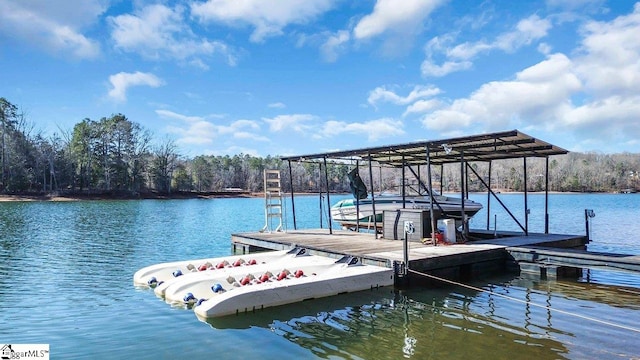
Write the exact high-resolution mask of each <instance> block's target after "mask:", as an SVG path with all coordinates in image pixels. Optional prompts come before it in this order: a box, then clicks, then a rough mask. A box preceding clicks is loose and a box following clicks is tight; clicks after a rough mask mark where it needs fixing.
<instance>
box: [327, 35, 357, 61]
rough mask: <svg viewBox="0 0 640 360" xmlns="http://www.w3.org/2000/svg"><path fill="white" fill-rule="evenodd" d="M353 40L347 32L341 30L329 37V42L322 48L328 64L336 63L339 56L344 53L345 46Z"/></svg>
mask: <svg viewBox="0 0 640 360" xmlns="http://www.w3.org/2000/svg"><path fill="white" fill-rule="evenodd" d="M350 38H351V36H350V34H349V32H348V31H346V30H340V31H338V32H337V33H335V34H332V35H330V36H329V38H328V39H327V41H326V42H325V43H324V44H322V46H320V53H321V54H322V57H323V58H324V59H325V60H326V61H328V62H334V61H336V60H337V59H338V54H339V53H341V52H343V51H344V48H345V44H347V43H348V41H349V39H350Z"/></svg>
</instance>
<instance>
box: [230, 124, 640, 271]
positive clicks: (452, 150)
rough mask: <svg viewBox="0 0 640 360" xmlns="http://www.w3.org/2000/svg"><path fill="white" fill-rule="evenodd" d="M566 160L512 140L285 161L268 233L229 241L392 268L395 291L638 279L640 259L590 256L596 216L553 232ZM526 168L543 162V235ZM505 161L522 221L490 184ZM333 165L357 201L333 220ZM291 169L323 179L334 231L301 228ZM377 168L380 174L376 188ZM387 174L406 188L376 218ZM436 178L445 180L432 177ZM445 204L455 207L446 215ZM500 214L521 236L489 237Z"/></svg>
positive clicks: (497, 137) (468, 140)
mask: <svg viewBox="0 0 640 360" xmlns="http://www.w3.org/2000/svg"><path fill="white" fill-rule="evenodd" d="M567 153H568V151H567V150H565V149H563V148H560V147H558V146H555V145H553V144H549V143H547V142H545V141H542V140H540V139H536V138H534V137H531V136H529V135H527V134H524V133H522V132H520V131H518V130H513V131H503V132H497V133H488V134H479V135H472V136H464V137H457V138H449V139H440V140H431V141H419V142H413V143H405V144H396V145H387V146H379V147H370V148H362V149H353V150H344V151H333V152H327V153H317V154H307V155H296V156H287V157H283V158H281V159H282V160H283V161H285V162H287V163H288V164H289V173H288V177H287V176H285V177H283V178H282V179H281V178H280V173H279V171H274V172H273V173H271V172H269V171H265V183H264V190H265V226H264V228H263V229H262V231H260V232H253V233H238V234H232V238H231V241H232V246H233V250H234V252H236V253H248V252H253V251H258V250H285V249H290V248H292V247H296V246H297V247H303V248H305V249H307V250H308V251H310V252H311V253H312V254H316V255H323V256H328V257H333V258H340V257H342V256H345V255H346V256H352V257H357V258H358V259H360V261H361V262H362V263H364V264H370V265H377V266H382V267H387V268H393V269H394V273H395V279H396V283H403V282H404V280H409V279H413V277H417V276H418V275H419V274H422V275H423V276H424V275H426V276H430V275H433V276H440V277H446V278H462V279H463V278H468V277H475V276H476V275H484V274H491V273H496V272H505V271H508V270H515V271H520V272H526V273H534V274H539V275H540V276H541V277H544V278H547V277H558V276H565V275H568V276H575V275H578V273H579V272H580V271H581V268H582V267H603V268H608V269H616V270H630V271H638V270H639V269H640V258H639V257H633V256H624V255H619V254H605V253H598V254H595V253H589V252H587V251H586V247H587V244H588V243H589V219H590V218H591V217H593V216H595V214H594V213H593V211H592V210H589V209H585V235H571V234H552V233H550V232H549V218H550V214H549V211H548V210H549V199H548V198H549V196H548V195H549V170H550V164H549V158H550V157H551V156H556V155H564V154H567ZM528 158H539V159H544V168H545V170H544V174H538V175H537V177H539V179H538V181H542V182H541V183H539V184H538V185H539V186H540V185H542V186H543V187H542V188H543V189H544V233H533V232H531V231H529V214H530V208H529V205H528V189H529V187H530V186H529V185H528V180H529V176H528V175H527V168H528V166H527V159H528ZM508 159H512V160H513V159H521V160H522V172H521V174H522V179H521V180H522V189H523V207H522V208H521V209H520V210H522V214H521V215H520V216H516V214H514V212H512V211H511V209H508V208H507V207H506V206H505V205H504V203H503V202H502V201H501V199H500V197H499V196H498V195H497V193H496V192H494V191H493V189H494V187H495V186H494V184H493V183H492V171H491V169H492V168H491V164H492V162H493V161H501V160H508ZM328 161H333V162H334V164H345V168H351V170H350V171H349V172H348V173H346V174H344V175H345V176H347V175H349V176H347V177H348V178H349V185H350V188H351V190H352V193H353V195H354V199H357V200H356V201H355V202H354V204H353V205H352V204H347V206H345V205H344V204H343V205H341V206H340V207H339V208H338V211H337V212H336V213H333V210H334V208H333V207H332V206H333V205H332V203H331V200H330V197H331V189H330V187H329V184H330V182H331V180H332V179H334V180H335V177H336V175H335V174H333V175H332V177H330V176H329V172H328ZM292 163H305V164H306V165H307V166H308V168H310V169H312V168H314V167H317V169H318V174H319V176H320V179H318V181H317V184H318V189H319V192H320V195H321V199H324V198H325V197H324V196H322V195H323V194H325V193H326V205H325V204H323V203H322V200H321V201H320V210H321V214H322V210H323V207H325V206H326V208H325V210H326V211H327V212H328V211H329V210H331V213H329V214H330V217H329V219H330V220H329V221H327V225H328V229H298V228H297V225H296V224H297V223H296V209H295V201H294V200H295V196H294V194H295V190H296V189H295V188H294V181H293V172H292V166H291V164H292ZM361 163H364V164H367V165H368V171H366V172H367V173H368V174H367V175H368V176H363V177H360V175H359V169H360V167H361V166H362V167H363V169H366V168H367V166H366V165H361ZM374 163H375V164H377V166H378V168H379V169H380V172H379V176H380V179H379V180H378V181H376V180H375V179H374V169H373V165H372V164H374ZM478 163H484V164H486V167H485V169H486V173H482V172H479V167H477V166H476V165H477V164H478ZM445 166H447V168H448V169H449V171H448V172H447V173H449V174H454V173H455V172H457V171H458V170H459V174H458V175H456V176H455V177H457V182H458V184H455V182H447V186H448V190H449V191H451V190H452V189H456V190H457V191H458V190H459V191H460V197H459V201H457V202H456V201H449V200H450V199H449V198H446V199H442V197H440V198H439V197H438V194H443V193H444V190H445V188H444V187H443V186H444V183H445V181H444V175H445V171H444V168H445ZM383 167H385V168H389V169H393V171H395V170H397V171H398V172H399V173H400V174H399V175H400V176H399V178H400V179H401V180H400V183H399V184H397V185H398V186H399V190H400V193H399V195H398V199H399V200H397V201H396V200H394V201H393V202H391V203H389V202H387V204H386V205H389V204H391V205H393V208H392V209H387V208H385V209H383V210H381V206H382V205H381V204H383V202H381V201H379V202H378V208H376V196H375V193H376V192H375V191H374V188H376V187H378V188H379V190H380V191H379V192H378V194H382V192H383V191H384V190H387V189H385V188H384V186H383V181H382V178H381V177H382V175H381V171H382V170H381V169H382V168H383ZM438 168H439V170H440V171H439V175H438V174H434V172H435V171H436V170H437V169H438ZM409 174H412V175H413V177H414V179H413V180H412V181H413V182H415V184H416V188H413V187H412V182H411V181H409V182H408V181H407V180H406V179H407V177H408V175H409ZM271 175H273V176H271ZM322 177H324V178H322ZM434 179H435V180H436V181H437V184H439V186H440V190H439V191H437V190H436V189H434ZM286 180H288V186H287V187H288V190H289V191H290V192H291V197H290V199H291V209H292V214H293V230H289V231H283V214H284V211H283V203H284V197H283V184H285V186H286V184H287V181H286ZM472 181H473V183H474V184H476V185H474V186H475V187H477V188H480V189H482V190H481V191H486V193H487V201H486V205H485V206H486V207H485V208H484V209H486V216H487V218H486V220H487V225H486V229H487V230H478V229H470V222H469V219H470V217H472V216H474V215H475V214H476V212H477V211H478V210H477V209H475V210H474V211H469V210H473V206H471V205H475V203H474V202H473V201H468V200H469V191H470V183H471V182H472ZM365 182H368V184H365ZM367 186H368V188H369V190H367ZM475 191H478V190H477V189H476V190H475ZM414 193H415V194H417V196H418V197H422V199H423V200H424V201H425V202H427V203H428V204H429V207H428V208H426V207H416V206H415V204H412V202H411V200H409V199H410V196H411V195H413V194H414ZM379 197H380V196H379ZM369 198H370V201H368V202H367V203H366V206H368V207H367V211H369V212H368V213H365V212H364V210H363V209H362V208H361V207H360V206H361V204H360V201H361V200H362V201H363V204H364V203H365V202H364V200H365V199H369ZM400 199H401V200H400ZM439 199H440V200H439ZM441 202H442V203H441ZM444 204H448V205H451V206H449V207H446V206H443V205H444ZM454 205H455V206H454ZM349 206H350V208H349ZM363 206H364V205H363ZM492 206H493V207H492ZM496 206H498V207H502V209H503V210H504V211H505V212H506V213H507V214H508V218H507V222H510V223H512V224H513V225H515V226H510V229H513V228H516V230H517V231H500V230H498V229H496V220H495V219H494V221H493V228H494V230H493V231H490V230H489V229H490V228H491V215H492V214H493V216H494V217H495V216H496V215H495V210H494V208H495V207H496ZM345 207H346V208H347V209H345ZM467 207H469V208H471V209H468V208H467ZM342 210H344V212H342ZM347 215H348V216H347ZM274 220H278V224H277V226H275V227H273V226H271V223H272V221H274ZM438 220H442V221H443V222H444V223H445V224H444V225H445V226H444V228H445V231H443V233H442V234H443V235H445V236H447V240H448V241H449V242H444V241H440V240H441V239H438V238H437V237H436V234H435V233H434V232H433V231H432V229H438V230H440V228H438V224H437V221H438ZM321 221H322V216H321ZM333 222H338V223H341V225H342V227H343V228H344V227H350V228H352V229H354V230H355V229H363V228H369V229H371V230H370V231H366V232H357V231H347V230H336V229H333V228H332V224H333ZM354 222H355V224H354ZM321 223H322V222H321ZM501 223H502V222H501ZM374 232H375V234H376V235H374ZM379 233H381V234H379ZM405 244H407V245H405Z"/></svg>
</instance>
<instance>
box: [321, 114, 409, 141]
mask: <svg viewBox="0 0 640 360" xmlns="http://www.w3.org/2000/svg"><path fill="white" fill-rule="evenodd" d="M402 128H403V124H402V121H400V120H395V119H391V118H382V119H377V120H371V121H366V122H353V123H347V122H344V121H335V120H330V121H327V122H326V123H325V124H324V126H323V128H322V131H321V134H322V136H324V137H331V136H337V135H345V134H356V135H358V136H365V135H366V137H367V139H368V140H369V141H376V140H379V139H382V138H387V137H393V136H399V135H403V134H404V133H405V132H404V130H403V129H402Z"/></svg>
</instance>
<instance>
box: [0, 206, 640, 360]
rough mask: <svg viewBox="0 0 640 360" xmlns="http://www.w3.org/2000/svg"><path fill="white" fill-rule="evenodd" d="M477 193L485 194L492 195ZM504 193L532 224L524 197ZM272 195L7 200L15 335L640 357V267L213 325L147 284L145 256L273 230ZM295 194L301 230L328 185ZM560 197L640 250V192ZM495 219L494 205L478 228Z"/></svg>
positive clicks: (262, 354)
mask: <svg viewBox="0 0 640 360" xmlns="http://www.w3.org/2000/svg"><path fill="white" fill-rule="evenodd" d="M340 198H341V197H340V196H332V197H331V202H335V201H336V200H338V199H340ZM472 198H473V199H475V200H477V201H481V202H483V203H485V204H486V195H483V194H473V195H472ZM500 198H501V199H502V200H503V201H504V202H505V203H506V204H508V205H509V208H510V209H511V210H512V212H513V213H514V214H515V215H516V216H517V217H518V218H519V220H520V221H521V222H522V223H523V224H524V216H523V215H522V214H523V213H524V204H523V197H522V195H515V194H501V195H500ZM323 202H324V203H325V204H326V200H324V201H323ZM287 204H288V205H287V209H286V210H287V212H290V203H287ZM263 205H264V200H263V199H260V198H258V199H209V200H196V199H193V200H165V201H163V200H142V201H81V202H8V203H0V311H1V313H0V324H2V326H0V343H21V344H25V343H45V344H50V349H51V354H52V358H58V359H62V358H64V359H86V358H98V359H106V358H109V359H120V358H127V359H205V358H206V359H211V358H220V359H228V358H239V359H240V358H256V359H301V358H349V359H400V358H413V359H466V360H468V359H519V358H522V359H557V358H568V359H585V358H589V359H638V358H640V342H638V340H637V339H638V338H639V336H640V276H639V275H638V274H635V273H628V272H610V271H601V270H600V271H595V270H589V271H587V270H585V271H584V272H583V277H581V278H580V279H575V280H562V281H554V280H550V281H545V280H540V279H539V278H535V277H526V276H523V277H518V276H514V275H507V276H504V275H501V276H490V277H487V278H483V279H476V280H474V281H473V282H472V283H471V284H470V285H473V286H475V287H478V288H481V289H483V290H485V291H482V292H481V291H475V290H467V289H465V288H461V287H455V286H443V287H439V288H419V289H411V290H408V291H402V292H394V291H393V290H392V289H388V288H387V289H382V290H378V291H365V292H360V293H355V294H346V295H341V296H335V297H332V298H328V299H320V300H313V301H307V302H303V303H300V304H292V305H288V306H283V307H278V308H274V309H267V310H264V311H262V312H258V313H256V314H249V315H241V316H238V317H231V318H229V319H224V320H217V321H212V322H211V323H205V322H201V321H199V320H198V319H197V318H196V317H195V315H194V314H193V312H192V311H190V310H185V309H179V308H172V307H170V306H169V305H167V304H166V303H164V301H162V300H160V299H158V298H156V297H155V296H154V294H153V292H152V291H148V290H141V289H136V288H134V286H133V284H132V276H133V273H134V272H135V271H137V270H138V269H140V268H142V267H145V266H148V265H152V264H155V263H160V262H167V261H176V260H186V259H192V258H203V257H216V256H225V255H229V254H230V251H231V245H230V244H231V243H230V234H231V233H235V232H244V231H255V230H258V229H260V228H262V226H263V225H264V217H263V214H264V211H263ZM295 206H296V213H297V214H298V217H297V225H298V228H317V227H319V221H318V214H319V212H320V207H319V198H318V196H300V197H296V202H295ZM498 207H499V205H498V203H497V202H494V201H493V200H492V202H491V216H490V219H491V223H490V228H491V229H493V226H494V214H496V215H497V226H498V229H499V230H517V225H515V223H514V222H513V221H511V220H510V219H509V217H508V215H506V213H505V212H504V211H502V210H500V209H499V208H498ZM528 207H529V208H530V209H531V214H530V218H529V231H531V232H542V231H544V196H543V195H539V194H530V195H529V197H528ZM549 208H550V211H549V212H550V214H551V221H550V231H551V232H555V233H575V234H583V233H584V232H585V220H584V209H593V210H594V211H595V213H596V217H595V218H593V219H591V225H590V226H591V238H592V240H593V241H592V242H591V243H590V244H589V249H590V250H593V251H609V252H618V253H627V254H640V237H639V236H638V234H639V233H640V195H634V194H628V195H623V194H620V195H618V194H615V195H614V194H580V195H569V194H566V195H565V194H552V195H550V202H549ZM323 212H324V213H325V218H326V208H323ZM486 219H487V214H486V207H485V209H484V210H483V211H482V212H480V213H478V214H477V215H476V217H474V219H473V223H472V225H473V227H478V228H486V226H487V225H486ZM286 225H287V226H288V227H289V228H292V227H293V222H292V220H291V218H290V217H288V218H287V221H286ZM324 226H325V227H326V224H324ZM488 291H489V292H488ZM501 295H504V296H507V297H503V296H501Z"/></svg>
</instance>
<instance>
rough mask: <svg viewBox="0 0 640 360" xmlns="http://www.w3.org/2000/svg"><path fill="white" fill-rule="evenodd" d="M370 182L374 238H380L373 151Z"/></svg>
mask: <svg viewBox="0 0 640 360" xmlns="http://www.w3.org/2000/svg"><path fill="white" fill-rule="evenodd" d="M369 183H370V184H371V209H372V210H373V215H372V216H373V238H374V239H376V240H377V239H378V220H377V219H376V217H377V216H376V196H375V195H374V193H375V191H373V170H372V168H371V153H369Z"/></svg>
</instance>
